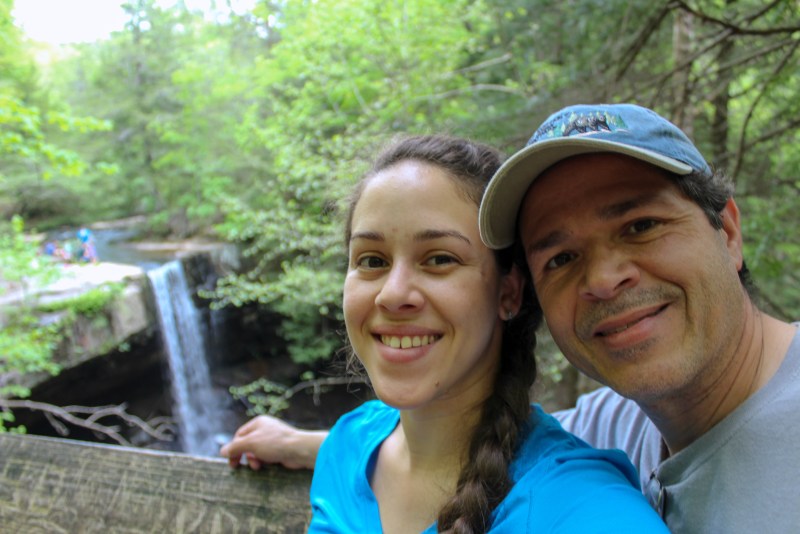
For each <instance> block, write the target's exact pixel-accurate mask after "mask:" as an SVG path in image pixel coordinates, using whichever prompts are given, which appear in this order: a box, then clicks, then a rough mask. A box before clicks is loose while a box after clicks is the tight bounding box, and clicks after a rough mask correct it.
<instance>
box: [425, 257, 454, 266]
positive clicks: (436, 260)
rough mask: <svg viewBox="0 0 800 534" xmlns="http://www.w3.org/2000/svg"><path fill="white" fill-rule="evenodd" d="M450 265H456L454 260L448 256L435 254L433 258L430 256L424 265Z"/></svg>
mask: <svg viewBox="0 0 800 534" xmlns="http://www.w3.org/2000/svg"><path fill="white" fill-rule="evenodd" d="M451 263H456V259H455V258H454V257H453V256H450V255H449V254H436V255H435V256H431V257H430V258H428V259H427V260H425V264H426V265H432V266H437V265H449V264H451Z"/></svg>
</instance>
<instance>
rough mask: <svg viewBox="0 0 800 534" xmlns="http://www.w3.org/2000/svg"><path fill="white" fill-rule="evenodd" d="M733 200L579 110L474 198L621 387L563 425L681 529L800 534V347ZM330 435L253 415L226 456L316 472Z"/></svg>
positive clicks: (656, 119)
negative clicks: (755, 262)
mask: <svg viewBox="0 0 800 534" xmlns="http://www.w3.org/2000/svg"><path fill="white" fill-rule="evenodd" d="M732 193H733V188H732V185H731V184H730V182H729V180H727V179H726V178H725V176H724V175H723V174H721V173H718V172H717V173H715V172H713V171H712V170H711V169H710V168H709V166H708V164H707V163H706V162H705V160H704V159H703V157H702V156H701V155H700V153H699V152H698V151H697V149H696V148H695V146H694V145H693V144H692V143H691V141H689V139H688V138H687V137H686V136H685V135H684V134H683V133H682V132H681V131H680V130H679V129H678V128H677V127H675V126H674V125H672V124H671V123H669V122H668V121H666V120H665V119H663V118H662V117H660V116H658V115H657V114H655V113H654V112H652V111H650V110H647V109H644V108H641V107H638V106H633V105H588V106H571V107H568V108H565V109H564V110H561V111H560V112H557V113H555V114H554V115H552V116H551V117H549V118H548V119H547V120H546V121H545V122H544V123H543V124H542V126H541V127H540V128H539V129H538V130H537V131H536V132H535V133H534V135H533V137H532V138H531V140H530V141H529V143H528V145H527V146H526V147H525V148H523V149H522V150H520V151H519V152H518V153H516V154H515V155H513V156H512V157H511V158H509V160H508V161H507V162H506V163H505V164H504V165H503V167H502V168H501V169H500V170H499V171H498V173H497V174H496V175H495V177H494V178H493V180H492V182H491V183H490V185H489V187H488V189H487V191H486V194H485V196H484V200H483V203H482V205H481V212H480V225H481V237H482V239H483V240H484V241H485V242H486V244H487V245H488V246H490V247H493V248H503V247H505V246H508V245H511V244H512V243H513V242H515V241H518V242H519V243H520V244H521V246H522V248H523V250H524V253H525V257H526V260H527V262H528V266H529V268H530V271H531V276H532V280H533V285H534V288H535V290H536V295H537V297H538V299H539V302H540V304H541V306H542V309H543V311H544V316H545V319H546V321H547V324H548V327H549V328H550V331H551V333H552V335H553V338H554V340H555V341H556V343H557V344H558V345H559V347H560V348H561V350H562V351H563V352H564V355H565V356H566V357H567V359H569V360H570V362H571V363H572V364H574V365H575V366H576V367H578V368H579V369H580V370H581V371H583V372H584V373H586V374H587V375H589V376H591V377H593V378H595V379H596V380H599V381H600V382H602V383H604V384H606V385H608V386H610V387H611V388H613V389H614V390H616V391H617V392H618V393H619V394H617V393H615V392H614V391H612V390H611V389H609V388H601V389H599V390H597V391H595V392H593V393H590V394H589V395H586V396H584V397H582V398H581V399H579V401H578V404H577V406H576V408H575V409H572V410H567V411H565V412H559V413H558V414H556V415H557V416H558V417H559V418H560V419H561V420H562V424H563V425H564V427H565V428H566V429H567V430H570V431H572V432H574V433H575V434H577V435H578V436H580V437H582V438H583V439H585V440H586V441H588V442H589V443H591V444H592V445H594V446H597V447H601V448H620V449H622V450H624V451H625V452H626V453H627V454H628V455H629V456H630V458H631V460H632V461H633V463H634V465H636V466H637V468H638V469H639V472H640V476H641V479H642V488H643V491H644V492H645V494H646V495H647V496H648V497H649V498H650V500H651V503H652V504H653V506H654V507H656V509H657V510H658V511H659V512H660V513H661V514H662V516H663V517H664V518H665V520H666V522H667V524H668V525H669V527H670V528H671V530H672V531H673V532H679V533H683V532H698V533H717V532H719V533H723V532H724V533H731V532H754V531H763V532H791V531H795V530H796V529H797V528H798V525H800V506H798V505H799V504H800V497H797V496H796V493H795V490H794V481H795V478H796V476H797V475H800V454H798V453H797V452H795V449H796V446H797V445H796V444H797V443H798V441H800V414H798V408H800V336H798V335H797V328H796V326H795V325H789V324H787V323H784V322H781V321H778V320H777V319H775V318H772V317H769V316H767V315H766V314H764V313H763V312H761V311H760V310H759V309H758V308H757V307H756V306H755V304H754V303H753V301H752V300H751V297H750V295H749V294H748V288H749V278H748V273H747V269H746V267H745V264H744V259H743V257H742V235H741V227H740V223H739V212H738V208H737V207H736V203H735V202H734V200H733V198H732ZM626 397H627V398H626ZM240 433H241V434H240ZM324 435H325V434H324V432H311V433H308V432H302V431H297V430H295V429H293V428H292V427H288V426H286V425H284V424H282V423H278V422H277V421H275V420H266V419H262V420H254V421H251V422H250V423H248V424H247V425H245V426H244V427H242V429H240V431H239V432H237V439H236V440H234V443H233V444H231V445H228V446H226V448H225V449H223V454H226V455H228V456H230V458H231V460H232V462H238V460H239V458H240V456H241V455H242V453H244V452H245V451H252V450H258V452H257V454H256V455H253V454H248V458H249V459H250V462H251V466H256V467H257V466H258V464H259V461H258V460H257V459H256V456H257V457H259V458H261V460H264V461H278V462H282V463H284V464H285V465H288V466H293V467H304V466H305V467H313V458H314V456H315V451H316V447H318V444H319V442H320V441H321V440H322V439H323V437H324ZM257 443H261V444H264V443H271V445H269V446H267V447H266V448H263V449H261V448H258V447H256V444H257Z"/></svg>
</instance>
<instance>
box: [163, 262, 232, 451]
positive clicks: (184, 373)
mask: <svg viewBox="0 0 800 534" xmlns="http://www.w3.org/2000/svg"><path fill="white" fill-rule="evenodd" d="M147 277H148V278H149V279H150V284H151V286H152V288H153V295H154V297H155V301H156V307H157V309H158V316H159V321H160V324H161V335H162V339H163V342H164V348H165V349H166V352H167V357H168V359H169V368H170V372H171V382H172V395H173V416H174V417H175V418H176V420H177V423H178V428H179V430H180V437H181V441H182V444H183V451H184V452H187V453H190V454H197V455H203V456H216V455H217V453H218V451H219V445H218V444H217V443H216V437H217V435H219V434H220V433H222V430H220V429H221V428H222V423H223V421H222V420H221V417H222V415H221V413H220V410H219V409H218V407H219V405H220V404H219V403H220V399H219V398H217V396H216V395H215V393H214V390H213V387H212V384H211V374H210V372H209V368H208V361H207V360H206V354H205V342H204V339H203V330H202V327H201V324H200V314H199V313H198V311H197V309H196V308H195V306H194V302H193V301H192V297H191V293H190V290H189V286H188V284H187V283H186V277H185V276H184V273H183V265H182V264H181V262H180V261H177V260H176V261H171V262H169V263H166V264H164V265H162V266H161V267H159V268H157V269H153V270H150V271H147Z"/></svg>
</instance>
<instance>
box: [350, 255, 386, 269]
mask: <svg viewBox="0 0 800 534" xmlns="http://www.w3.org/2000/svg"><path fill="white" fill-rule="evenodd" d="M356 266H358V267H360V268H361V269H380V268H381V267H385V266H386V260H384V259H383V258H380V257H378V256H364V257H362V258H359V259H358V261H357V262H356Z"/></svg>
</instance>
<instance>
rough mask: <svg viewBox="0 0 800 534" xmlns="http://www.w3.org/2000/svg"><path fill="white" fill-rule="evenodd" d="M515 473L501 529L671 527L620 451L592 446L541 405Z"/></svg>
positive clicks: (533, 415) (502, 510)
mask: <svg viewBox="0 0 800 534" xmlns="http://www.w3.org/2000/svg"><path fill="white" fill-rule="evenodd" d="M511 475H512V480H513V481H514V486H513V487H512V489H511V492H510V493H509V495H508V496H507V497H506V499H505V500H504V501H503V503H502V504H501V506H500V507H498V509H497V510H496V512H497V517H496V521H497V523H496V525H497V526H498V527H499V529H498V530H497V532H506V531H509V532H510V530H508V529H507V528H505V527H507V526H510V525H519V524H523V523H524V524H526V525H527V526H528V527H530V526H531V525H533V526H535V527H536V528H534V529H529V530H528V531H550V529H552V528H555V526H556V525H559V526H560V528H562V530H559V531H560V532H587V530H586V528H587V526H588V525H592V529H591V531H592V532H668V531H667V530H666V528H665V527H664V524H663V522H662V521H661V520H660V519H659V518H658V515H657V514H656V513H655V512H654V511H653V509H652V508H651V507H650V505H649V504H648V503H647V500H646V499H645V498H644V496H643V495H642V493H641V491H640V489H639V482H638V476H637V475H636V470H635V469H634V467H633V465H632V464H631V463H630V461H629V460H628V458H627V457H626V456H625V454H624V453H623V452H622V451H619V450H606V449H596V448H594V447H592V446H590V445H588V444H587V443H586V442H584V441H583V440H581V439H580V438H578V437H577V436H574V435H573V434H570V433H569V432H567V431H566V430H564V429H563V428H562V427H561V425H560V424H559V423H558V421H556V420H555V419H554V418H553V417H552V416H550V415H548V414H546V413H544V411H542V410H541V408H539V407H538V406H534V408H533V410H532V413H531V427H530V431H529V433H528V435H527V436H526V438H525V440H524V441H523V442H522V444H521V445H520V448H519V449H518V452H517V455H516V457H515V459H514V462H513V463H512V465H511ZM601 518H602V519H601ZM642 526H644V528H645V529H644V530H638V528H639V527H642ZM631 528H633V530H629V529H631ZM648 529H650V530H648ZM523 531H525V530H523Z"/></svg>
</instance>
